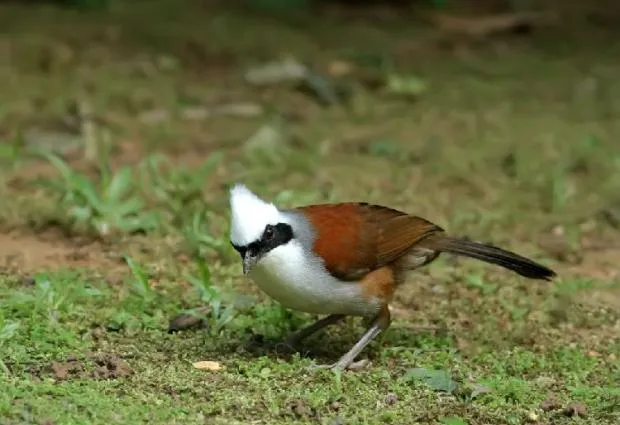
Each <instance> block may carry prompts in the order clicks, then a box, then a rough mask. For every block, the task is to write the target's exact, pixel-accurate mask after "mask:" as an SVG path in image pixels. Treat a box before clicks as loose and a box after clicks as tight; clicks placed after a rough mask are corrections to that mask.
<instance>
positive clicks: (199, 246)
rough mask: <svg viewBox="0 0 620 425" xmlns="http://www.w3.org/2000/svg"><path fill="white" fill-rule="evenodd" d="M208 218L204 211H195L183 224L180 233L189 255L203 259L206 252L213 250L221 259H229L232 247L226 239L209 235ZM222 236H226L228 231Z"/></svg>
mask: <svg viewBox="0 0 620 425" xmlns="http://www.w3.org/2000/svg"><path fill="white" fill-rule="evenodd" d="M208 216H209V212H208V211H207V210H206V209H199V210H195V211H194V212H193V215H192V216H191V218H190V219H189V220H187V221H186V222H184V223H183V227H182V229H181V231H182V233H183V237H184V240H185V243H186V245H187V247H188V249H189V251H190V255H192V256H194V257H201V258H204V256H205V254H206V252H207V250H214V251H215V252H217V253H218V254H219V256H220V257H221V258H223V259H226V258H231V254H232V251H233V249H232V246H231V245H230V243H229V242H228V239H227V238H225V237H220V238H216V237H214V236H213V235H212V234H211V231H210V229H209V226H208V224H207V217H208ZM224 234H225V235H228V229H226V231H225V232H224Z"/></svg>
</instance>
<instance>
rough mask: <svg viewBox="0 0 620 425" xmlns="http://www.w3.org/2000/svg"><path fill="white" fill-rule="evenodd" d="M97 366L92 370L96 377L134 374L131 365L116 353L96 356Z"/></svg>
mask: <svg viewBox="0 0 620 425" xmlns="http://www.w3.org/2000/svg"><path fill="white" fill-rule="evenodd" d="M95 364H96V365H97V368H96V369H95V370H94V371H93V372H92V374H91V376H92V377H93V378H94V379H118V378H126V377H127V376H130V375H131V374H133V371H132V370H131V368H130V367H129V365H128V364H127V363H126V362H125V361H124V360H123V359H121V358H120V357H118V356H116V355H107V354H106V355H102V356H97V357H96V358H95Z"/></svg>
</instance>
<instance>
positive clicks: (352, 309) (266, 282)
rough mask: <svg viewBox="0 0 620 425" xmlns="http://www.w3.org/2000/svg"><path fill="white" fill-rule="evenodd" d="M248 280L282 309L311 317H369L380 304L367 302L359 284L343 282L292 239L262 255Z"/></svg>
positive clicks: (375, 300) (375, 311) (377, 309)
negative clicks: (309, 314)
mask: <svg viewBox="0 0 620 425" xmlns="http://www.w3.org/2000/svg"><path fill="white" fill-rule="evenodd" d="M250 278H252V280H253V281H254V282H255V283H256V284H257V285H258V286H259V287H260V288H261V289H262V290H263V291H265V293H266V294H267V295H269V296H270V297H271V298H273V299H275V300H276V301H278V302H279V303H281V304H282V305H283V306H284V307H287V308H291V309H294V310H299V311H303V312H306V313H312V314H346V315H352V316H372V315H374V314H376V313H377V312H378V311H379V309H380V307H381V301H380V300H378V299H369V298H368V297H367V296H365V295H364V294H363V292H362V285H360V283H359V282H345V281H342V280H340V279H337V278H335V277H334V276H332V275H331V274H329V272H328V271H327V270H326V269H325V266H324V265H323V262H322V261H321V259H320V258H319V257H317V256H315V255H313V254H312V253H311V252H309V251H308V250H306V249H305V248H304V247H303V246H302V244H301V243H299V241H298V240H295V239H293V240H291V241H290V242H288V243H287V244H285V245H281V246H279V247H277V248H275V249H273V250H271V251H269V253H268V254H267V255H265V256H264V257H263V258H262V259H261V260H260V262H259V263H258V264H256V265H255V266H254V268H253V269H252V271H251V272H250Z"/></svg>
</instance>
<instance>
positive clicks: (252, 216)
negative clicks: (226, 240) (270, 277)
mask: <svg viewBox="0 0 620 425" xmlns="http://www.w3.org/2000/svg"><path fill="white" fill-rule="evenodd" d="M230 209H231V225H230V240H231V242H232V243H234V244H235V245H239V246H245V245H248V244H249V243H252V242H254V241H256V240H258V239H260V237H261V236H262V234H263V231H264V230H265V226H266V225H268V224H272V225H274V226H275V225H276V224H278V223H279V222H281V221H284V220H283V219H281V216H280V211H278V209H277V208H276V206H275V205H273V204H272V203H269V202H265V201H263V200H262V199H260V198H259V197H258V196H256V195H255V194H254V193H252V191H250V190H249V189H248V188H247V187H245V185H243V184H241V183H237V184H236V185H235V186H234V187H233V188H232V189H231V190H230Z"/></svg>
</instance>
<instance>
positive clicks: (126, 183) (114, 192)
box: [106, 167, 132, 201]
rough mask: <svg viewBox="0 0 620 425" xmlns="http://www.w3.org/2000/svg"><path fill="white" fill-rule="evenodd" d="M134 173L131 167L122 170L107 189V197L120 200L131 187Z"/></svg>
mask: <svg viewBox="0 0 620 425" xmlns="http://www.w3.org/2000/svg"><path fill="white" fill-rule="evenodd" d="M131 177H132V171H131V168H129V167H123V168H121V169H120V170H119V171H118V172H117V173H116V174H115V175H114V177H113V178H112V181H111V182H110V186H108V188H107V191H106V192H107V197H108V199H111V200H116V201H117V200H120V199H121V198H122V196H123V195H124V194H125V193H127V191H128V189H129V187H130V185H131Z"/></svg>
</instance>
